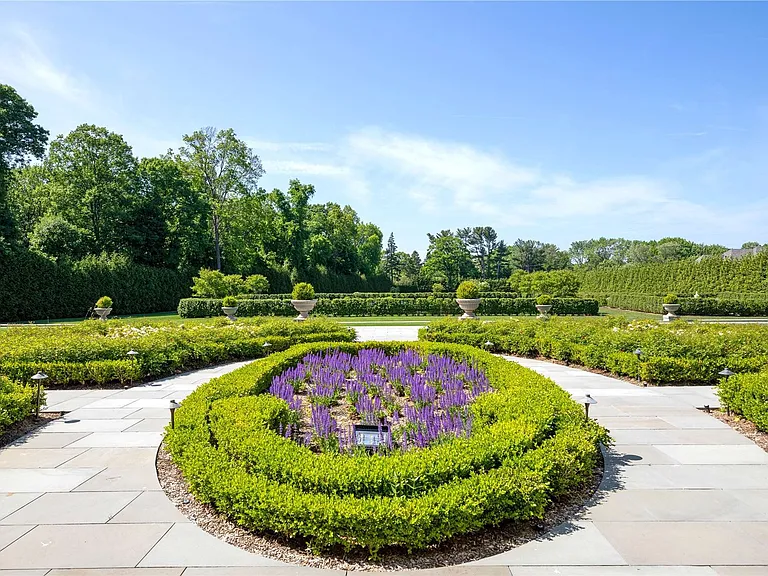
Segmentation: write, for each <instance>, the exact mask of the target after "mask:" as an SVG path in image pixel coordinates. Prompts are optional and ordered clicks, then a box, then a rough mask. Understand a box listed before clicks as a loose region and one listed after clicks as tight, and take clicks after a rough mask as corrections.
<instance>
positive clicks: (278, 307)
mask: <svg viewBox="0 0 768 576" xmlns="http://www.w3.org/2000/svg"><path fill="white" fill-rule="evenodd" d="M535 305H536V300H535V299H534V298H483V299H482V301H481V302H480V307H479V308H478V310H477V313H478V314H481V315H482V314H486V315H505V316H507V315H508V316H515V315H535V314H537V313H538V312H537V311H536V306H535ZM598 310H599V306H598V303H597V300H590V299H582V298H555V300H554V307H553V308H552V314H558V315H596V314H597V313H598ZM178 313H179V316H181V317H182V318H205V317H212V316H221V315H222V314H223V312H222V311H221V300H216V299H205V298H185V299H183V300H181V301H180V302H179V308H178ZM459 313H460V310H459V307H458V304H456V300H455V298H435V297H432V296H430V297H427V298H414V297H409V298H399V297H392V296H385V297H381V298H353V297H341V298H338V297H337V298H328V299H325V298H322V297H319V298H318V302H317V305H316V306H315V309H314V311H313V314H316V315H325V316H416V315H423V316H428V315H434V316H442V315H449V314H459ZM237 315H238V316H295V315H296V310H294V308H293V306H292V305H291V302H290V300H288V299H285V300H278V299H270V298H259V299H245V300H240V302H239V307H238V310H237Z"/></svg>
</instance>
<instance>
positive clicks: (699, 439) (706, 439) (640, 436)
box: [611, 429, 754, 446]
mask: <svg viewBox="0 0 768 576" xmlns="http://www.w3.org/2000/svg"><path fill="white" fill-rule="evenodd" d="M611 436H612V437H613V439H614V440H615V441H616V442H617V443H619V444H654V445H659V444H713V445H723V444H744V445H750V446H754V442H752V441H751V440H750V439H749V438H747V437H746V436H742V435H741V434H739V433H737V432H734V431H733V430H730V429H729V430H717V429H702V430H689V429H685V430H614V431H613V432H612V434H611Z"/></svg>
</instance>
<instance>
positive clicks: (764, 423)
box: [717, 371, 768, 432]
mask: <svg viewBox="0 0 768 576" xmlns="http://www.w3.org/2000/svg"><path fill="white" fill-rule="evenodd" d="M717 393H718V395H719V396H720V404H721V406H722V408H728V409H729V410H731V411H732V412H735V413H736V414H739V415H740V416H743V417H744V418H746V419H747V420H749V421H750V422H753V423H754V424H755V426H756V427H757V428H758V430H762V431H763V432H768V371H763V372H760V373H758V374H736V375H734V376H731V377H730V378H728V379H727V380H723V382H721V383H720V385H719V386H718V389H717Z"/></svg>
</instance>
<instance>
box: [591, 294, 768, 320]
mask: <svg viewBox="0 0 768 576" xmlns="http://www.w3.org/2000/svg"><path fill="white" fill-rule="evenodd" d="M595 299H596V300H598V301H602V302H604V303H605V305H606V306H610V307H612V308H621V309H623V310H637V311H639V312H651V313H657V314H662V312H663V311H662V306H661V305H662V300H663V299H664V298H663V297H662V296H653V295H648V294H598V295H595ZM678 302H679V303H680V311H679V312H678V314H682V315H687V316H768V296H765V295H764V294H730V295H720V296H711V297H704V296H700V297H698V298H696V297H694V296H681V297H680V298H679V299H678Z"/></svg>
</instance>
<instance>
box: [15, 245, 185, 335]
mask: <svg viewBox="0 0 768 576" xmlns="http://www.w3.org/2000/svg"><path fill="white" fill-rule="evenodd" d="M191 285H192V276H191V275H185V274H181V273H179V272H177V271H175V270H170V269H166V268H151V267H148V266H141V265H138V264H133V263H131V262H130V261H129V260H128V259H127V258H125V257H123V256H102V257H99V258H96V257H91V258H87V259H85V260H82V261H80V262H76V263H69V262H59V263H56V262H53V261H51V260H49V259H48V258H46V257H45V256H42V255H40V254H36V253H34V252H19V253H13V254H9V255H5V256H3V255H0V303H1V304H0V321H2V322H17V321H25V320H43V319H46V318H82V317H85V315H86V314H87V312H88V310H89V309H90V307H91V306H93V304H94V303H95V302H96V300H97V299H98V298H99V297H100V296H104V295H107V296H110V297H111V298H112V299H113V300H114V306H113V315H125V314H143V313H149V312H166V311H168V310H173V309H174V307H175V306H176V304H177V303H178V301H179V299H180V298H184V297H186V296H188V295H189V293H190V286H191Z"/></svg>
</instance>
